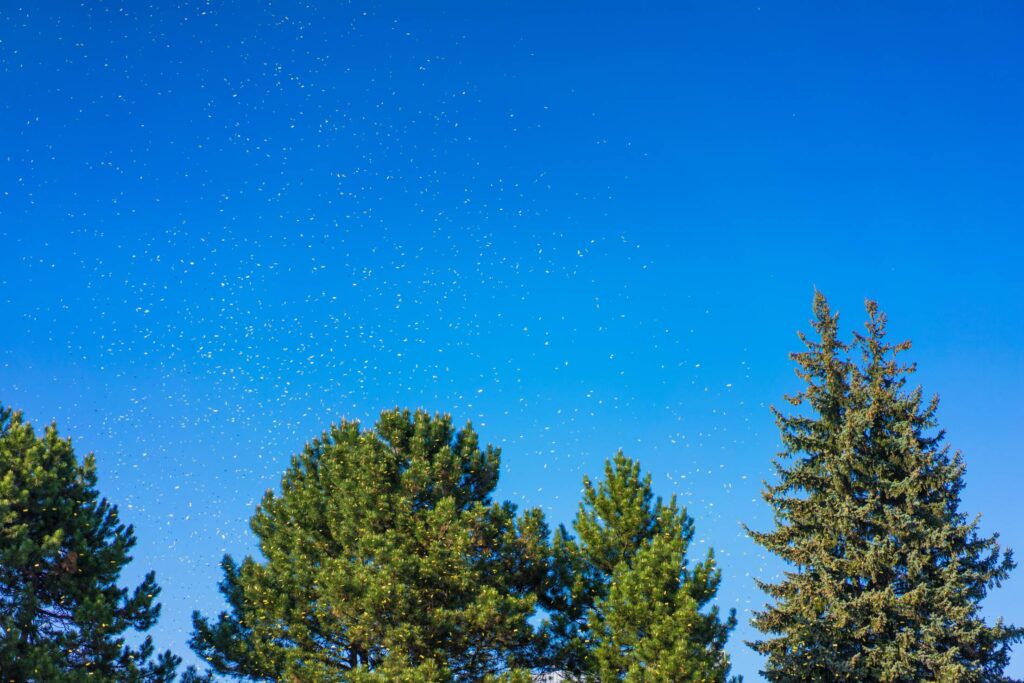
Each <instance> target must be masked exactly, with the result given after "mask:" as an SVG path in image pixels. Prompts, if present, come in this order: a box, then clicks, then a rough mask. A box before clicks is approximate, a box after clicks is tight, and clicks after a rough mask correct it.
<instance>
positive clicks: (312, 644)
mask: <svg viewBox="0 0 1024 683" xmlns="http://www.w3.org/2000/svg"><path fill="white" fill-rule="evenodd" d="M499 464H500V454H499V451H498V450H497V449H495V448H492V447H491V446H487V447H486V448H483V449H481V448H480V447H479V443H478V437H477V435H476V433H475V432H474V431H473V429H472V427H471V426H469V425H467V426H466V427H465V428H464V429H463V430H461V431H459V432H458V433H456V432H455V430H454V429H453V427H452V422H451V418H450V417H449V416H447V415H445V416H435V417H433V418H431V417H430V416H429V415H428V414H426V413H425V412H422V411H418V412H416V413H415V414H414V415H410V413H409V411H399V410H393V411H387V412H385V413H383V414H382V415H381V417H380V420H379V421H378V423H377V425H376V428H375V429H374V430H370V431H364V430H362V429H361V428H360V426H359V424H358V423H356V422H342V423H341V424H340V425H338V426H335V427H332V428H331V429H330V431H329V432H326V433H324V434H323V435H322V436H321V437H320V438H318V439H316V440H314V441H313V442H312V443H310V444H309V445H308V446H307V447H306V448H305V449H304V451H303V452H302V453H301V454H300V455H298V456H296V457H295V458H294V459H293V461H292V464H291V466H290V467H289V469H288V470H287V472H286V473H285V475H284V478H283V480H282V484H281V492H280V494H277V495H275V494H274V493H273V492H269V491H268V492H267V494H266V496H265V497H264V498H263V501H262V504H261V505H260V506H259V507H258V508H257V510H256V513H255V515H254V516H253V519H252V529H253V532H254V533H255V535H256V538H257V539H258V541H259V547H260V550H261V552H262V555H263V558H262V559H254V558H252V557H249V558H246V559H245V560H244V561H242V562H241V563H240V564H238V563H235V562H234V561H233V560H232V559H231V558H230V557H226V558H225V560H224V572H225V573H224V581H223V583H222V585H221V588H222V591H223V593H224V595H225V597H226V598H227V602H228V605H229V608H230V611H228V612H224V613H222V614H221V615H220V616H219V618H218V619H216V620H215V621H213V622H212V623H211V622H210V621H208V620H206V619H204V618H203V617H201V616H200V615H199V614H198V613H197V614H196V615H195V616H194V624H195V632H194V635H193V639H192V645H193V648H194V649H195V650H196V652H197V653H199V654H200V655H201V656H202V657H204V658H205V659H206V660H207V661H208V662H209V663H210V664H211V666H212V667H213V669H214V670H215V671H217V672H219V673H222V674H227V675H230V676H235V677H238V678H243V679H253V680H267V681H339V680H342V681H350V682H356V681H358V682H360V683H363V682H365V683H368V682H370V681H409V682H410V683H412V682H414V681H415V682H416V683H449V682H452V681H474V682H475V681H484V680H491V679H492V677H497V676H503V677H504V680H524V679H523V678H522V677H523V675H524V674H525V673H526V667H527V666H529V665H530V663H532V662H533V661H534V660H535V658H536V652H537V650H538V648H539V647H540V642H539V640H538V636H537V633H536V631H535V629H533V628H532V627H531V624H530V619H531V617H532V616H533V615H534V613H535V609H536V602H537V598H536V594H537V592H538V590H539V589H538V586H539V585H540V584H541V583H542V582H543V581H544V579H545V576H546V574H547V571H548V569H547V565H548V556H549V552H550V551H549V547H548V529H547V527H546V526H545V523H544V519H543V517H542V515H541V513H540V511H539V510H530V511H527V512H525V513H523V514H521V515H517V514H516V510H515V508H514V506H513V505H511V504H509V503H495V502H493V501H492V500H491V494H492V492H493V490H494V487H495V485H496V483H497V480H498V469H499Z"/></svg>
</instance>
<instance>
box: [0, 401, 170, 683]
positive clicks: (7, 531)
mask: <svg viewBox="0 0 1024 683" xmlns="http://www.w3.org/2000/svg"><path fill="white" fill-rule="evenodd" d="M134 545H135V535H134V532H133V530H132V527H131V526H125V525H124V524H123V523H121V521H120V519H119V517H118V512H117V507H116V506H114V505H111V504H110V503H108V502H107V501H106V500H105V499H100V498H99V494H98V492H97V490H96V462H95V459H94V458H93V456H92V454H89V455H87V456H85V458H84V460H83V462H82V463H79V462H78V460H77V458H76V457H75V453H74V450H73V449H72V446H71V440H70V439H62V438H60V436H58V433H57V428H56V425H50V426H49V427H47V428H46V432H45V434H44V435H43V436H42V437H39V436H37V435H36V434H35V432H34V431H33V429H32V426H31V425H30V424H28V423H26V422H24V421H23V419H22V415H21V413H12V411H11V410H9V409H4V408H3V407H2V406H0V681H3V682H4V683H7V682H8V681H19V682H21V681H33V682H37V683H76V682H78V681H91V682H92V681H95V682H98V683H142V682H147V683H150V682H151V683H156V682H159V681H170V680H172V679H173V677H174V669H175V667H176V665H177V664H178V661H179V660H178V658H177V657H174V656H173V655H171V653H169V652H165V653H163V654H161V655H159V656H157V657H155V658H154V657H153V644H152V642H151V640H150V638H149V637H146V638H145V639H144V640H143V641H142V643H141V644H139V645H138V647H131V646H130V645H128V644H126V641H125V637H124V634H125V632H126V631H129V630H131V629H134V630H136V631H146V630H147V629H149V628H150V627H151V626H152V625H153V624H154V623H155V622H156V620H157V616H158V615H159V613H160V605H159V604H157V603H156V602H155V599H156V596H157V594H158V593H159V592H160V589H159V587H158V586H157V584H156V580H155V578H154V575H153V573H152V572H150V573H149V574H147V575H146V577H145V579H144V580H143V581H142V583H141V584H139V585H138V586H137V587H136V588H135V589H134V590H131V591H129V590H127V589H125V588H121V587H120V586H118V577H119V575H120V573H121V570H122V569H123V568H124V566H125V565H126V564H128V562H129V561H130V560H131V558H130V557H129V552H130V550H131V548H132V546H134Z"/></svg>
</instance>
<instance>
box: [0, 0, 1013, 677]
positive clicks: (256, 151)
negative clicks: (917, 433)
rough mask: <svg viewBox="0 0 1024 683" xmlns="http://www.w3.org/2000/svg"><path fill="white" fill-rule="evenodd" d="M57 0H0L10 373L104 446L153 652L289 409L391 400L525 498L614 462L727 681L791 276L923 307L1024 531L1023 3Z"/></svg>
mask: <svg viewBox="0 0 1024 683" xmlns="http://www.w3.org/2000/svg"><path fill="white" fill-rule="evenodd" d="M84 5H85V6H80V5H79V4H77V3H68V2H54V3H47V4H46V6H34V4H25V5H24V6H21V7H19V6H17V5H15V4H12V3H5V4H4V5H3V6H0V88H2V91H3V92H4V93H5V96H4V97H2V98H0V131H3V132H2V133H0V143H2V144H0V245H2V246H0V320H3V325H2V329H3V341H2V343H0V401H3V402H4V403H5V404H7V405H11V406H14V407H18V408H22V409H23V410H24V411H25V412H26V415H27V417H28V418H29V419H31V420H33V421H37V422H46V421H49V420H52V419H56V420H57V421H58V422H59V424H60V426H61V429H62V431H63V432H64V433H65V434H68V435H71V436H73V437H74V440H75V443H76V446H77V448H78V449H79V451H80V452H87V451H95V452H96V454H97V458H98V462H99V467H100V476H101V480H100V483H101V487H102V490H103V492H104V493H105V494H106V495H108V496H109V497H110V498H111V499H112V500H114V501H115V502H117V503H118V504H119V505H120V506H121V509H122V512H123V514H124V516H125V517H126V518H127V519H129V520H130V521H132V522H133V523H134V524H135V525H136V529H137V533H138V536H139V545H138V548H137V552H136V553H135V556H136V561H135V563H134V564H133V566H132V570H131V572H130V573H129V574H130V575H129V577H128V578H129V579H130V578H133V577H135V576H137V575H139V574H141V573H142V572H143V571H145V570H146V569H148V568H153V569H155V570H157V573H158V579H159V581H160V582H161V584H162V585H163V586H164V592H163V596H162V597H163V604H164V611H163V617H162V620H161V623H160V624H159V626H158V627H157V628H156V629H155V631H154V633H155V637H156V639H157V641H158V645H159V646H161V647H172V648H174V649H175V650H177V651H178V652H180V653H182V654H184V655H186V657H189V655H188V653H187V651H186V650H187V648H186V645H185V641H186V640H187V637H188V633H189V629H190V627H189V623H188V618H189V614H190V612H191V610H192V609H194V608H199V609H201V610H203V611H204V612H206V613H212V612H215V611H216V610H218V609H219V608H220V600H219V597H218V594H217V592H216V581H217V579H218V569H217V563H218V562H219V560H220V557H221V555H222V554H223V553H224V552H225V551H231V552H233V553H235V554H236V555H237V554H241V553H244V552H245V551H247V550H248V549H250V548H251V547H252V540H251V537H250V536H249V534H248V531H247V522H248V518H249V516H250V514H251V513H252V510H253V506H254V504H255V502H256V501H257V500H258V499H259V498H260V496H261V495H262V493H263V491H264V490H265V489H266V488H267V487H272V486H275V485H276V484H277V482H278V480H279V477H280V474H281V472H282V471H283V469H284V467H285V466H286V464H287V462H288V459H289V456H290V455H291V454H292V453H294V452H295V451H297V450H298V449H299V448H300V447H301V446H302V444H303V443H304V442H305V441H306V440H308V439H309V438H311V437H312V436H314V435H315V434H317V433H319V431H320V430H321V429H322V428H323V427H324V426H325V425H327V424H329V423H330V422H332V421H337V420H338V419H340V418H341V417H348V418H360V419H363V420H371V421H372V420H373V419H374V417H375V416H376V415H377V414H378V413H379V411H380V410H381V409H384V408H387V407H391V406H394V405H401V406H414V407H415V406H422V407H425V408H427V409H429V410H432V411H433V410H439V411H448V412H451V413H452V414H453V416H454V417H455V419H456V421H458V422H463V421H465V420H472V421H473V422H474V424H475V425H476V427H477V428H478V430H479V431H480V433H481V435H482V437H483V438H484V439H485V440H488V441H490V442H492V443H495V444H498V445H501V446H502V448H503V449H504V464H505V468H506V470H507V471H506V472H505V473H504V474H503V479H502V482H501V485H500V492H501V494H502V495H503V496H504V497H507V498H509V499H511V500H513V501H515V502H517V503H519V504H522V505H540V506H542V507H543V508H544V509H545V511H546V512H547V514H548V515H549V518H550V519H551V520H552V521H553V522H555V523H557V522H566V521H569V519H570V518H571V516H572V514H573V513H574V510H575V505H576V503H577V501H578V497H579V487H580V479H581V477H582V475H583V473H585V472H589V473H592V474H597V473H599V471H600V467H601V463H602V461H603V459H604V458H606V457H608V456H610V455H611V454H613V453H614V451H615V450H616V449H617V448H620V447H621V448H623V449H625V450H626V452H627V453H628V454H629V455H632V456H634V457H637V458H639V459H640V460H641V462H642V463H643V465H644V466H645V467H646V468H648V469H649V470H650V471H651V472H652V473H653V475H654V481H655V484H656V487H657V489H658V492H659V493H661V494H663V495H666V496H667V495H669V494H672V493H675V494H677V495H679V496H680V497H681V499H682V500H683V502H684V503H685V504H686V505H687V506H688V508H689V511H690V512H691V514H692V515H693V516H694V517H695V519H696V523H697V530H698V535H699V536H700V542H701V544H704V545H707V544H711V545H713V546H714V547H715V549H716V551H717V553H718V556H719V558H720V561H721V564H722V566H723V570H724V575H725V578H724V582H723V585H722V588H721V591H720V598H721V603H722V604H723V606H725V607H735V608H737V610H738V612H739V615H740V619H741V626H740V628H739V629H738V630H737V632H736V634H735V635H734V637H733V639H732V645H731V651H732V653H733V657H734V669H735V671H736V672H738V673H742V674H744V675H745V676H747V677H748V680H757V674H756V672H757V669H758V659H757V657H755V656H754V655H753V654H752V653H751V652H750V651H749V650H748V649H747V648H746V647H744V645H743V644H742V640H743V639H745V638H751V637H753V636H754V633H753V632H752V631H751V630H750V629H749V627H748V626H747V625H746V621H747V618H748V617H749V611H750V610H751V609H756V608H758V607H759V606H760V605H762V604H763V597H762V596H761V595H760V594H759V593H758V591H757V590H756V589H755V587H754V585H753V577H762V578H765V577H770V576H772V575H773V574H774V572H776V571H777V570H778V568H779V567H778V565H777V564H776V563H775V562H774V560H772V559H771V558H769V557H766V556H765V554H764V553H763V552H762V551H760V550H759V549H758V548H756V547H755V546H753V544H752V543H751V542H750V541H749V540H747V539H746V538H745V537H744V534H743V533H742V530H741V528H740V523H741V522H746V523H749V524H751V525H752V526H755V527H757V526H761V527H763V526H766V525H767V524H768V523H769V522H770V513H769V511H768V510H767V509H766V508H765V506H764V505H763V504H762V503H761V501H760V497H759V489H760V481H761V479H762V478H764V477H766V476H769V475H770V472H771V469H770V458H771V456H772V454H773V453H774V452H775V451H776V450H777V449H778V435H777V432H776V430H775V427H774V425H773V422H772V418H771V415H770V412H769V409H768V407H769V405H771V404H773V403H776V404H777V403H779V402H780V401H781V397H782V395H783V394H784V393H786V392H790V391H793V390H796V389H797V388H798V386H799V385H798V383H797V380H796V378H795V376H794V375H793V373H792V366H791V363H790V361H789V360H788V359H787V354H788V353H789V352H790V351H794V350H797V347H798V341H797V339H796V336H795V332H796V330H797V329H806V328H807V321H808V319H809V317H810V304H811V297H812V294H813V291H814V288H815V287H818V288H820V289H821V290H823V291H824V292H825V293H826V294H827V295H828V296H829V297H830V300H831V301H832V303H833V306H834V307H836V308H838V309H839V310H840V311H841V312H842V315H843V317H842V320H843V323H844V327H845V329H846V330H847V331H849V330H850V329H852V328H853V327H854V326H859V325H860V324H861V323H862V321H863V317H864V316H863V308H862V304H863V299H864V298H865V297H873V298H876V299H878V300H879V301H880V302H881V304H882V307H883V308H884V309H885V310H886V311H887V312H888V313H889V314H890V318H891V330H892V333H893V335H894V336H897V337H901V338H902V337H910V338H912V339H913V340H914V342H915V349H914V351H913V353H912V355H913V358H914V359H915V360H917V361H918V362H919V365H920V372H919V374H918V379H919V380H920V382H921V383H922V384H923V385H924V387H925V390H926V392H929V393H931V392H938V393H939V394H941V396H942V398H943V403H942V407H941V410H940V420H941V423H942V426H943V427H944V428H945V429H947V431H948V435H949V441H950V443H951V444H952V445H953V446H954V447H956V448H960V449H962V450H963V451H964V454H965V458H966V460H967V463H968V473H967V477H968V488H967V490H966V493H965V496H964V509H965V510H966V511H968V512H969V513H971V514H974V513H982V514H983V515H984V516H983V521H982V526H983V529H984V530H986V531H989V532H991V531H999V532H1001V534H1002V538H1003V540H1004V541H1005V542H1006V544H1007V545H1009V546H1010V547H1014V548H1017V549H1018V550H1022V551H1024V531H1022V530H1021V527H1020V525H1019V513H1018V512H1017V505H1016V503H1017V500H1016V499H1017V497H1018V496H1019V489H1020V483H1021V481H1024V458H1022V457H1021V456H1022V455H1024V453H1022V450H1021V445H1020V439H1019V436H1018V434H1019V425H1021V424H1024V404H1022V402H1021V399H1020V395H1019V388H1020V386H1022V385H1024V350H1022V349H1024V345H1022V344H1021V341H1020V335H1021V332H1022V331H1024V304H1022V297H1021V293H1022V292H1024V275H1022V273H1021V267H1020V254H1021V253H1022V247H1024V240H1022V238H1021V237H1020V230H1021V228H1022V226H1024V221H1022V219H1024V189H1022V188H1024V182H1022V168H1021V159H1022V158H1024V117H1022V116H1021V114H1020V112H1021V111H1024V87H1022V86H1024V47H1022V44H1021V41H1020V39H1019V36H1020V31H1021V28H1022V27H1024V7H1022V6H1021V5H1020V4H1018V3H1012V2H992V3H984V4H981V3H935V2H929V3H924V2H921V3H900V5H899V7H893V6H892V5H891V4H890V3H858V4H856V6H850V7H847V8H836V7H832V8H825V7H819V6H816V5H814V4H811V3H779V2H721V3H711V2H699V3H689V2H682V3H676V2H664V3H660V2H658V3H656V2H641V3H615V4H610V3H594V2H587V3H574V2H567V3H547V2H544V3H529V2H518V3H468V2H467V3H369V2H359V1H356V2H351V3H294V2H275V3H264V2H246V3H242V2H234V3H229V2H207V3H192V2H181V3H175V4H171V3H161V2H156V3H152V4H150V5H148V6H145V7H143V6H142V5H140V4H138V3H123V4H120V3H116V2H91V3H84ZM701 547H703V545H702V546H701ZM1022 577H1024V574H1021V571H1018V572H1017V575H1015V576H1014V577H1012V578H1011V580H1010V581H1009V582H1008V583H1007V584H1006V585H1004V586H1003V588H1001V589H999V590H997V591H996V592H995V593H994V594H993V595H992V596H991V597H990V598H989V600H988V603H987V605H988V611H989V613H991V614H993V615H996V614H1000V615H1003V616H1005V617H1006V618H1007V619H1008V620H1010V621H1012V622H1016V623H1024V578H1022ZM1011 673H1013V674H1014V675H1016V676H1024V657H1022V655H1020V654H1017V655H1016V656H1015V657H1014V660H1013V665H1012V667H1011Z"/></svg>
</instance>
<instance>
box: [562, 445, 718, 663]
mask: <svg viewBox="0 0 1024 683" xmlns="http://www.w3.org/2000/svg"><path fill="white" fill-rule="evenodd" d="M573 530H574V531H575V532H576V537H575V538H574V537H572V536H571V535H570V534H569V533H568V532H567V531H566V530H565V529H564V528H562V529H559V530H558V531H556V533H555V538H554V541H553V556H554V563H553V575H554V576H555V580H554V581H553V584H552V588H551V591H550V594H549V598H548V605H549V607H550V610H551V616H550V621H549V625H548V630H549V632H550V634H551V643H552V660H553V662H554V666H555V667H556V668H558V669H560V670H563V671H565V672H566V673H568V674H570V675H572V676H574V677H575V678H577V679H579V680H585V681H626V682H628V683H670V682H671V683H676V682H678V683H684V682H690V681H693V682H694V683H696V682H697V681H706V682H712V681H725V680H726V679H727V678H728V673H729V658H728V656H727V655H726V654H725V649H724V648H725V642H726V639H727V638H728V635H729V632H730V631H731V630H732V629H733V627H735V625H736V617H735V615H734V614H733V613H730V614H729V615H728V617H726V618H725V619H724V620H723V619H722V618H721V616H720V614H719V610H718V608H717V606H713V605H711V601H712V600H713V599H714V598H715V595H716V593H717V591H718V586H719V583H720V581H721V572H720V571H719V570H718V568H717V565H716V563H715V559H714V553H713V551H711V550H709V551H708V554H707V555H706V557H705V558H704V559H703V560H702V561H701V562H699V563H697V564H695V565H692V566H691V565H690V562H689V560H688V557H687V553H688V550H689V547H690V543H691V541H692V539H693V534H694V525H693V519H692V518H691V517H690V516H689V515H687V513H686V511H685V510H683V509H681V508H680V507H679V506H678V504H677V502H676V499H675V496H673V497H672V498H671V499H669V501H668V502H667V503H665V502H663V501H662V499H661V498H657V499H655V498H654V493H653V491H652V488H651V478H650V475H644V476H643V477H641V474H640V465H639V463H638V462H636V461H635V460H632V459H630V458H627V457H626V456H625V455H623V453H622V452H619V453H618V454H616V455H615V457H614V458H612V459H611V460H609V461H607V462H606V463H605V472H604V480H603V481H601V482H600V483H599V484H598V485H597V486H595V485H594V484H593V483H592V482H591V480H590V479H589V478H588V477H585V478H584V480H583V501H582V502H581V503H580V508H579V512H578V513H577V515H576V519H575V522H574V523H573Z"/></svg>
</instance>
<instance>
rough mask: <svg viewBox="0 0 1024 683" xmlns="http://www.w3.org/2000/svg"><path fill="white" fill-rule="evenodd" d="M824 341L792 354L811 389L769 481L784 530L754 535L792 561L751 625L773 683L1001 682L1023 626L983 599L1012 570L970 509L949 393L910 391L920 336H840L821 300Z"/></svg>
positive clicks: (788, 422)
mask: <svg viewBox="0 0 1024 683" xmlns="http://www.w3.org/2000/svg"><path fill="white" fill-rule="evenodd" d="M814 312H815V319H814V323H813V324H814V329H815V332H816V333H817V335H818V337H819V339H818V340H817V341H814V340H811V339H807V338H805V337H804V336H803V335H801V339H802V340H803V342H804V344H805V345H806V347H807V350H806V351H804V352H801V353H796V354H793V359H794V360H795V361H796V363H797V374H798V375H799V376H800V377H801V379H803V380H804V382H806V387H805V388H804V390H803V391H801V392H800V393H798V394H796V395H794V396H790V397H787V399H788V400H789V401H790V403H792V404H793V405H794V406H797V407H802V408H803V409H804V410H803V411H802V412H798V413H794V414H789V415H787V414H783V413H781V412H778V411H776V413H775V414H776V419H777V422H778V425H779V428H780V430H781V433H782V442H783V446H784V450H783V452H782V453H781V454H780V456H779V458H778V459H777V460H776V469H777V473H778V483H777V484H774V485H767V484H766V485H765V491H764V497H765V499H766V500H767V501H768V502H769V503H770V504H771V505H772V507H773V508H774V510H775V516H776V526H775V529H774V530H772V531H769V532H766V533H757V532H751V534H752V536H753V538H754V539H755V540H756V541H757V542H758V543H760V544H761V545H762V546H764V547H765V548H767V549H768V550H770V551H772V552H773V553H775V554H776V555H778V556H779V557H781V558H782V559H783V560H785V561H786V562H787V563H788V564H789V565H790V566H791V568H790V570H789V571H787V572H786V574H785V577H784V578H783V580H781V581H780V582H778V583H771V584H761V586H762V588H763V589H764V590H765V591H766V592H767V593H768V594H769V596H770V597H771V598H772V599H773V602H772V603H771V604H769V605H768V606H767V607H766V609H765V610H764V611H762V612H760V613H758V614H757V615H756V617H755V619H754V622H753V623H754V626H755V627H757V628H758V629H759V630H760V631H761V632H763V633H765V634H766V635H768V636H769V637H768V638H766V639H764V640H761V641H758V642H755V643H753V644H752V645H753V647H754V648H755V649H756V650H758V651H759V652H761V653H763V654H765V655H767V657H768V659H767V664H766V669H765V671H764V674H765V675H766V676H767V678H768V679H769V680H771V681H822V682H825V681H886V682H897V681H899V682H903V681H905V682H907V683H911V682H916V681H957V682H973V681H1000V680H1004V679H1003V674H1002V672H1003V669H1004V668H1005V667H1006V665H1007V663H1008V658H1009V651H1010V645H1011V644H1012V643H1013V642H1014V641H1016V640H1018V639H1020V637H1021V635H1022V632H1021V630H1020V629H1017V628H1014V627H1011V626H1007V625H1005V624H1003V623H1002V622H1001V621H997V622H995V623H994V624H991V625H990V624H986V622H985V621H984V620H983V619H982V617H981V615H980V613H979V605H980V602H981V601H982V599H983V598H984V597H985V595H986V593H987V592H988V590H989V589H990V588H991V587H992V586H998V585H999V583H1000V582H1001V581H1002V580H1003V579H1005V578H1006V577H1007V575H1008V574H1009V572H1010V571H1011V569H1012V568H1013V566H1014V564H1013V561H1012V559H1011V556H1010V553H1009V552H1002V551H1001V550H1000V548H999V546H998V545H997V543H996V537H995V536H992V537H984V536H981V535H979V532H978V523H977V520H976V519H975V520H969V519H968V518H967V517H966V516H965V515H964V514H963V513H962V512H960V510H959V503H960V492H961V491H962V489H963V486H964V479H963V475H964V464H963V460H962V459H961V457H960V454H959V453H951V452H950V450H949V448H948V447H947V446H943V445H942V441H943V436H944V435H943V432H942V431H936V426H937V422H936V417H935V415H936V410H937V407H938V399H937V398H932V399H930V400H927V401H926V400H924V399H923V398H922V392H921V389H920V388H917V389H912V390H911V389H907V387H906V382H907V375H908V374H909V373H911V372H913V370H914V367H913V366H908V365H903V364H901V363H899V362H897V356H898V354H900V353H902V352H904V351H906V350H907V349H909V348H910V344H909V342H904V343H900V344H890V343H888V342H887V341H886V339H885V323H886V319H885V316H884V315H883V314H881V313H879V312H878V310H877V307H876V305H875V304H874V303H873V302H868V304H867V313H868V321H867V326H866V327H867V332H866V334H863V335H860V334H858V335H855V336H854V339H853V341H852V342H851V343H844V342H842V341H840V339H839V334H838V315H833V314H832V312H831V311H830V310H829V307H828V303H827V302H826V301H825V298H824V297H823V296H822V295H821V294H820V293H819V294H816V296H815V301H814Z"/></svg>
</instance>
